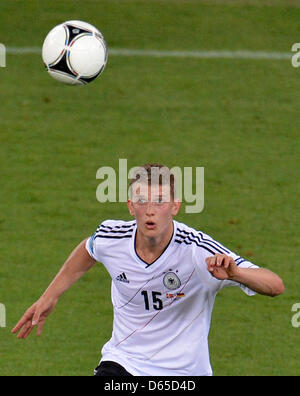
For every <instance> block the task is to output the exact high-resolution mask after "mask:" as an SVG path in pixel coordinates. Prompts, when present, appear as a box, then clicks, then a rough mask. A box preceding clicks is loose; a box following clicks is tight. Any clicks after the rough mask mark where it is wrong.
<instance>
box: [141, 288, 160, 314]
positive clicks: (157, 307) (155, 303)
mask: <svg viewBox="0 0 300 396" xmlns="http://www.w3.org/2000/svg"><path fill="white" fill-rule="evenodd" d="M141 294H142V296H143V297H144V302H145V309H146V310H147V311H149V310H150V303H149V297H148V292H147V290H143V291H142V292H141ZM158 296H161V293H160V292H156V291H153V292H152V304H153V308H154V309H155V310H156V311H160V310H161V309H163V303H162V300H161V299H160V298H158Z"/></svg>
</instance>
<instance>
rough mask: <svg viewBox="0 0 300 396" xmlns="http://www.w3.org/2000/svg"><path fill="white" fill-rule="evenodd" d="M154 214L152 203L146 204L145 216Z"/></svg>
mask: <svg viewBox="0 0 300 396" xmlns="http://www.w3.org/2000/svg"><path fill="white" fill-rule="evenodd" d="M154 212H155V206H154V204H153V202H151V201H148V202H147V206H146V214H147V215H152V214H154Z"/></svg>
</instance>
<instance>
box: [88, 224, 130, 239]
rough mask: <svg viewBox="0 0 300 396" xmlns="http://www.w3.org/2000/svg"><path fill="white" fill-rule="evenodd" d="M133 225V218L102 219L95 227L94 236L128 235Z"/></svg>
mask: <svg viewBox="0 0 300 396" xmlns="http://www.w3.org/2000/svg"><path fill="white" fill-rule="evenodd" d="M135 226H136V221H135V220H132V221H125V220H104V221H102V222H101V224H100V225H99V227H98V228H97V230H96V232H95V235H94V236H95V237H96V238H97V237H98V238H101V237H103V238H113V237H116V238H118V237H119V238H120V237H128V236H131V235H132V233H133V231H134V228H135Z"/></svg>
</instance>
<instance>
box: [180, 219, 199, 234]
mask: <svg viewBox="0 0 300 396" xmlns="http://www.w3.org/2000/svg"><path fill="white" fill-rule="evenodd" d="M175 225H176V235H177V236H181V237H184V236H189V235H192V236H195V237H198V235H199V232H200V231H197V230H196V229H195V228H193V227H191V226H189V225H187V224H185V223H180V222H178V221H175Z"/></svg>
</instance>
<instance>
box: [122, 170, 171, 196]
mask: <svg viewBox="0 0 300 396" xmlns="http://www.w3.org/2000/svg"><path fill="white" fill-rule="evenodd" d="M137 181H138V182H141V183H145V184H146V183H147V184H148V186H151V183H152V182H154V183H157V184H158V185H159V186H162V185H166V184H169V186H170V195H171V198H172V200H174V197H175V177H174V174H173V173H172V172H171V171H170V169H169V168H168V167H167V166H165V165H163V164H158V163H147V164H145V165H142V166H140V167H139V168H137V169H136V171H135V176H134V177H133V178H132V179H130V181H129V187H130V189H131V187H132V185H133V184H134V183H135V182H137Z"/></svg>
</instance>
